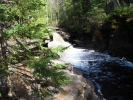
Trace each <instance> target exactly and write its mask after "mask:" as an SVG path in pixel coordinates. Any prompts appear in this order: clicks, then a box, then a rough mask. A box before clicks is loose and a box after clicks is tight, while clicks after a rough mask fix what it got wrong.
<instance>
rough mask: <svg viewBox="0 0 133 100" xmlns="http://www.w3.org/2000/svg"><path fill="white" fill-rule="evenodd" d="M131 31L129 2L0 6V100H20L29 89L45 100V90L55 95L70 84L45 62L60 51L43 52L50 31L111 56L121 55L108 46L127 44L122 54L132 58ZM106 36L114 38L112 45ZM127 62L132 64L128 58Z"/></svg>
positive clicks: (17, 0) (12, 2)
mask: <svg viewBox="0 0 133 100" xmlns="http://www.w3.org/2000/svg"><path fill="white" fill-rule="evenodd" d="M132 26H133V0H0V98H2V100H20V99H21V98H26V97H27V90H28V89H30V90H32V94H34V95H36V96H37V97H39V98H41V99H42V100H45V98H46V97H47V96H49V95H51V94H50V93H49V92H48V91H47V90H46V87H48V86H49V85H51V86H53V87H56V88H59V89H60V86H61V85H63V84H67V82H69V81H71V80H70V78H69V77H67V76H66V75H65V73H64V72H62V71H58V70H59V69H61V68H62V67H61V65H53V64H52V63H51V62H50V60H53V59H58V58H59V55H58V52H60V51H62V50H65V48H64V47H62V46H59V47H58V48H48V47H46V46H44V45H45V44H46V43H45V41H44V40H45V39H47V38H49V37H50V35H51V32H52V31H55V28H51V27H59V28H65V29H67V30H68V31H69V32H70V35H71V40H70V41H71V42H74V41H73V40H74V39H78V40H80V41H82V42H84V43H86V41H88V39H90V41H92V40H93V36H95V37H96V38H97V39H98V41H100V42H98V41H96V42H95V41H94V48H96V49H98V50H109V51H110V54H112V55H117V54H118V53H119V52H121V54H123V52H122V51H120V50H119V49H118V51H117V50H116V49H113V48H115V46H114V44H113V43H114V42H117V40H118V39H123V40H122V41H127V40H128V41H127V44H123V45H126V46H127V45H129V46H128V48H131V49H130V50H129V51H127V52H130V53H131V54H132V55H133V53H132V50H133V34H132V32H133V27H132ZM123 31H124V32H123ZM122 32H123V34H124V33H126V37H125V35H124V36H123V34H121V33H122ZM117 33H119V34H120V35H119V36H116V35H115V34H117ZM111 36H112V37H113V36H116V37H115V39H114V38H113V39H114V40H113V42H111V43H112V44H111V43H109V42H110V41H111V39H112V38H111ZM87 43H88V42H87ZM89 43H90V42H89ZM98 43H100V44H98ZM103 44H104V45H105V46H104V45H103ZM123 48H124V47H123ZM126 48H127V47H126ZM114 50H115V51H114ZM126 50H127V49H126ZM123 51H125V49H123ZM114 52H115V53H114ZM121 54H119V56H123V55H121ZM131 54H127V53H126V54H125V55H124V56H126V57H127V58H128V57H129V55H131ZM129 60H131V61H133V56H131V57H129ZM25 69H26V72H24V71H25ZM38 84H39V85H38ZM17 98H18V99H17Z"/></svg>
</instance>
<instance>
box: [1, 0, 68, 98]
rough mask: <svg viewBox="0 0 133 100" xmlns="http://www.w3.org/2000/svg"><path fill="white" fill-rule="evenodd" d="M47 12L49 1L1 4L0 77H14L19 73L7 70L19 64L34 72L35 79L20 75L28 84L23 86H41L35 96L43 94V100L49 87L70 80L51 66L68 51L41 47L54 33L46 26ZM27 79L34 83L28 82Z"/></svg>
mask: <svg viewBox="0 0 133 100" xmlns="http://www.w3.org/2000/svg"><path fill="white" fill-rule="evenodd" d="M46 13H47V12H46V0H12V1H11V2H8V1H7V3H5V4H4V3H3V4H0V38H1V41H0V44H1V51H0V53H1V54H2V55H1V57H0V62H1V63H0V76H9V75H10V78H12V77H13V75H12V73H16V72H15V71H14V70H13V72H12V71H11V72H10V70H9V68H8V67H9V66H10V65H14V64H17V63H22V64H23V65H25V67H28V68H30V69H34V71H33V73H32V74H33V76H32V75H31V76H32V77H31V76H30V75H25V73H24V74H22V73H21V72H20V75H21V76H20V78H22V79H21V80H23V82H25V83H24V84H26V85H28V86H31V87H32V82H33V83H34V84H36V85H38V84H41V90H37V89H36V88H35V87H36V86H33V88H32V89H33V90H34V93H35V94H38V93H39V92H41V94H40V95H39V96H41V97H43V98H44V97H45V96H46V95H45V94H49V93H48V92H47V91H46V89H45V88H46V87H47V86H54V87H56V88H57V87H60V86H61V85H63V84H66V83H67V82H68V81H70V78H68V77H67V76H66V75H65V73H64V72H61V71H58V68H57V69H56V70H55V68H54V67H50V66H53V65H52V64H51V61H50V60H53V59H56V58H59V55H58V52H60V51H63V50H65V48H64V47H61V46H59V47H58V48H45V47H43V46H42V44H43V43H44V41H43V40H42V39H43V38H48V37H49V35H50V33H51V31H52V30H51V29H48V27H47V25H48V23H47V19H46V17H47V16H46ZM31 39H32V40H31ZM27 41H29V42H27ZM12 43H13V44H12ZM5 47H6V48H5ZM15 68H16V69H19V68H17V67H15ZM16 76H18V75H16ZM27 77H29V78H30V79H31V80H30V79H29V80H27ZM33 79H35V80H33ZM15 81H16V80H15ZM13 82H14V80H12V83H11V84H12V86H13V87H15V85H14V84H13ZM7 84H8V83H7ZM20 84H21V82H20ZM20 91H21V90H20ZM12 92H15V90H12ZM16 94H17V93H16ZM5 95H7V94H5Z"/></svg>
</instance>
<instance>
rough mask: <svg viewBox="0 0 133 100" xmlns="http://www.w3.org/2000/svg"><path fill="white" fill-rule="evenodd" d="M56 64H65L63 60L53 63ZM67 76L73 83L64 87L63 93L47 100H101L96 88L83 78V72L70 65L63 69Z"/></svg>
mask: <svg viewBox="0 0 133 100" xmlns="http://www.w3.org/2000/svg"><path fill="white" fill-rule="evenodd" d="M53 62H54V63H58V64H62V63H65V62H63V61H61V60H56V61H53ZM62 71H64V72H65V73H66V75H67V76H69V77H70V78H71V80H72V81H71V82H69V83H68V84H67V85H65V86H62V89H63V92H59V93H58V94H56V95H54V97H53V98H49V99H47V100H68V99H69V100H100V98H99V97H98V96H97V95H96V93H95V91H94V90H95V87H94V85H93V84H92V82H91V81H89V80H88V79H85V78H84V77H83V74H82V71H80V70H79V69H77V68H73V66H71V65H68V66H67V68H66V69H63V70H62Z"/></svg>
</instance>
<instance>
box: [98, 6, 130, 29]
mask: <svg viewBox="0 0 133 100" xmlns="http://www.w3.org/2000/svg"><path fill="white" fill-rule="evenodd" d="M132 16H133V4H130V6H127V5H123V6H119V7H116V8H115V9H114V11H113V12H112V13H110V14H109V16H108V18H107V19H106V20H105V21H104V22H103V23H101V24H100V27H101V28H107V29H115V30H116V29H123V28H125V25H128V24H129V23H130V22H132ZM128 26H129V27H130V24H129V25H128Z"/></svg>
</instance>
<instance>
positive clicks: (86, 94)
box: [84, 88, 92, 100]
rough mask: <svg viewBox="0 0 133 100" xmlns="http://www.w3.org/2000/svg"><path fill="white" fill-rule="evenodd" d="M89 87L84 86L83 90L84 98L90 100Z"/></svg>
mask: <svg viewBox="0 0 133 100" xmlns="http://www.w3.org/2000/svg"><path fill="white" fill-rule="evenodd" d="M91 93H92V91H91V88H86V89H85V92H84V99H86V100H91Z"/></svg>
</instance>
